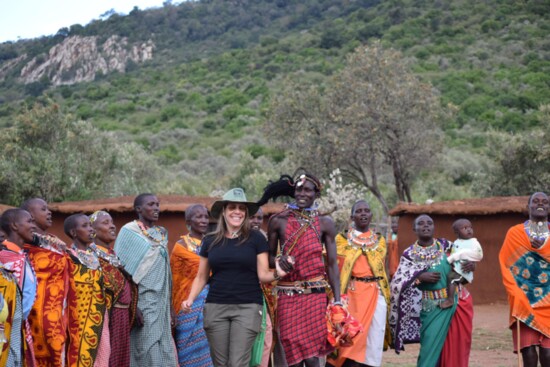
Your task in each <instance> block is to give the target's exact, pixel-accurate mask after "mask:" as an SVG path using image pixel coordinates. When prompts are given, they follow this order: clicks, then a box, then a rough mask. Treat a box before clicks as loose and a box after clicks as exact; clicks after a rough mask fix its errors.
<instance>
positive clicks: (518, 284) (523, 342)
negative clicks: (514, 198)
mask: <svg viewBox="0 0 550 367" xmlns="http://www.w3.org/2000/svg"><path fill="white" fill-rule="evenodd" d="M527 208H528V211H529V220H527V221H526V222H525V223H521V224H517V225H515V226H513V227H512V228H510V229H509V230H508V233H507V234H506V238H505V239H504V243H503V245H502V249H501V250H500V255H499V261H500V269H501V272H502V281H503V283H504V287H505V288H506V293H507V294H508V303H509V304H510V328H511V329H512V335H513V340H514V352H515V353H517V349H518V344H519V349H520V350H521V354H522V356H523V364H524V366H525V367H531V366H533V367H536V366H537V363H538V361H539V360H540V363H541V365H542V366H543V367H547V366H550V282H549V281H548V278H549V277H550V264H549V263H550V245H549V244H548V237H549V236H550V231H549V225H548V210H549V208H550V201H549V199H548V196H547V195H546V194H545V193H542V192H536V193H534V194H533V195H531V197H530V198H529V201H528V206H527ZM518 321H519V324H518ZM518 331H519V334H520V336H519V340H518V335H517V334H518ZM537 346H538V353H537Z"/></svg>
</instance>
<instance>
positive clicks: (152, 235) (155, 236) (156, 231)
mask: <svg viewBox="0 0 550 367" xmlns="http://www.w3.org/2000/svg"><path fill="white" fill-rule="evenodd" d="M136 223H137V225H138V226H139V229H141V233H142V234H143V235H144V236H145V237H147V238H148V239H150V240H151V241H153V242H154V243H156V244H157V245H162V244H164V241H165V240H166V231H163V230H161V229H160V227H158V226H153V227H151V228H149V229H147V228H146V227H145V224H143V223H142V222H141V221H139V220H136ZM151 230H153V231H151ZM159 237H160V238H159Z"/></svg>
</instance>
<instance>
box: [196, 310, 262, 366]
mask: <svg viewBox="0 0 550 367" xmlns="http://www.w3.org/2000/svg"><path fill="white" fill-rule="evenodd" d="M261 313H262V305H258V304H256V303H247V304H240V305H226V304H219V303H206V304H205V305H204V330H205V331H206V337H207V338H208V344H209V345H210V354H211V356H212V362H213V363H214V366H216V367H248V363H249V362H250V353H251V352H252V346H253V345H254V340H255V339H256V335H258V333H259V332H260V327H261V324H262V315H261Z"/></svg>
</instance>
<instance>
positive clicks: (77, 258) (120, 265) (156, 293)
mask: <svg viewBox="0 0 550 367" xmlns="http://www.w3.org/2000/svg"><path fill="white" fill-rule="evenodd" d="M134 207H135V209H136V213H137V215H138V219H137V220H136V221H134V222H131V223H128V224H127V225H125V226H124V227H123V228H122V230H121V232H120V234H119V235H118V237H117V233H116V227H115V225H114V223H113V219H112V217H111V216H110V215H109V213H107V212H105V211H98V212H95V213H93V214H92V215H90V216H88V215H85V214H74V215H71V216H69V217H68V218H67V219H66V220H65V222H64V226H63V228H64V232H65V234H66V236H67V237H68V238H69V239H70V241H69V242H65V241H63V240H61V239H60V238H58V237H56V236H55V235H53V234H51V233H48V229H49V228H50V227H51V226H52V216H51V212H50V210H49V209H48V205H47V203H46V202H45V201H44V200H42V199H40V198H33V199H30V200H27V201H25V202H24V203H23V204H22V205H21V208H15V209H8V210H6V211H5V212H4V213H3V214H2V216H1V218H0V225H1V228H2V232H3V233H4V235H5V239H4V240H3V242H2V244H1V249H0V275H1V276H0V283H1V284H2V287H0V289H1V292H0V295H1V296H2V297H1V298H2V299H1V300H0V308H1V311H0V317H1V315H3V314H5V315H6V317H5V318H3V319H2V318H0V321H2V325H1V328H0V330H1V331H3V335H2V332H1V331H0V342H2V349H1V355H0V366H37V367H42V366H52V367H54V366H55V367H59V366H71V367H73V366H75V367H77V366H105V367H108V366H121V367H123V366H143V365H144V364H143V363H144V361H146V362H145V363H148V364H149V365H150V366H157V365H159V363H161V364H162V365H163V366H176V365H177V363H176V362H175V347H174V343H173V340H172V337H171V328H170V317H171V316H170V308H169V307H163V306H164V305H163V302H165V303H169V300H170V296H171V294H170V292H171V274H170V267H169V265H168V253H167V248H166V243H167V239H166V231H165V230H164V229H162V228H161V227H157V226H155V225H154V222H155V221H156V219H158V212H159V205H158V199H157V198H156V197H155V196H154V195H152V194H143V195H139V196H138V197H137V198H136V200H135V202H134ZM115 242H116V244H115ZM130 242H131V245H128V243H130ZM140 246H141V247H140ZM115 248H116V251H115ZM163 300H165V301H163ZM159 306H160V307H159ZM163 309H166V310H167V312H163ZM163 317H164V319H165V320H167V321H168V328H166V329H164V330H163V329H162V326H163V324H165V323H164V320H160V319H161V318H163ZM163 358H164V359H165V360H166V361H168V362H167V363H164V362H162V361H163ZM169 361H174V362H173V363H170V362H169Z"/></svg>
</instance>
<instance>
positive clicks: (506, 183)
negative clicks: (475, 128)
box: [484, 105, 550, 196]
mask: <svg viewBox="0 0 550 367" xmlns="http://www.w3.org/2000/svg"><path fill="white" fill-rule="evenodd" d="M539 112H540V114H539V117H538V118H539V120H540V126H541V127H540V128H537V129H533V130H531V131H527V132H518V133H514V134H512V133H504V132H492V134H490V135H489V142H488V145H489V146H490V147H491V149H488V151H487V154H488V155H489V157H491V158H493V159H494V160H495V162H496V168H495V169H493V172H491V174H489V175H488V184H487V186H486V192H484V194H486V195H503V196H504V195H530V194H532V193H533V192H536V191H545V192H547V191H548V182H549V181H550V105H542V106H540V107H539Z"/></svg>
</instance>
